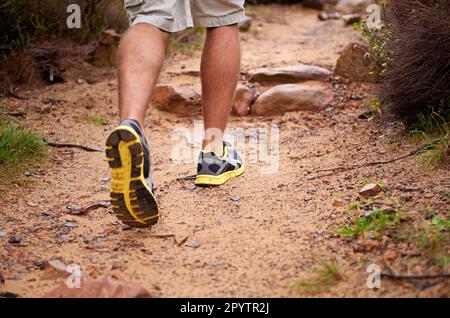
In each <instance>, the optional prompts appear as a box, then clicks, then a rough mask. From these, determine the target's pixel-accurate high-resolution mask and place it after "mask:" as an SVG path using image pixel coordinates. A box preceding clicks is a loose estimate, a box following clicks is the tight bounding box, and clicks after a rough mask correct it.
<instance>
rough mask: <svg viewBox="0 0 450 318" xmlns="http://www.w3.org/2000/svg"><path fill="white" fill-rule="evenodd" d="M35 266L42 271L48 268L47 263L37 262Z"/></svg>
mask: <svg viewBox="0 0 450 318" xmlns="http://www.w3.org/2000/svg"><path fill="white" fill-rule="evenodd" d="M34 265H36V267H37V268H39V269H41V270H42V269H45V268H46V267H47V262H46V261H36V262H34Z"/></svg>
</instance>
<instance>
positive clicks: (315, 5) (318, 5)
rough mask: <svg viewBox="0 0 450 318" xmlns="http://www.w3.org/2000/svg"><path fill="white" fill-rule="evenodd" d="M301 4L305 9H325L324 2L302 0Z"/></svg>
mask: <svg viewBox="0 0 450 318" xmlns="http://www.w3.org/2000/svg"><path fill="white" fill-rule="evenodd" d="M302 4H303V6H304V7H306V8H311V9H316V10H322V9H323V8H324V7H325V4H326V0H303V2H302Z"/></svg>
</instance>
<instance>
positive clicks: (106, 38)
mask: <svg viewBox="0 0 450 318" xmlns="http://www.w3.org/2000/svg"><path fill="white" fill-rule="evenodd" d="M120 38H121V36H120V34H118V33H116V31H114V30H112V29H109V30H105V31H103V32H102V33H101V34H100V36H99V39H98V42H99V46H98V47H97V48H96V50H95V64H96V65H97V66H116V65H117V51H118V47H119V43H120Z"/></svg>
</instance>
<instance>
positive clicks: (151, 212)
mask: <svg viewBox="0 0 450 318" xmlns="http://www.w3.org/2000/svg"><path fill="white" fill-rule="evenodd" d="M105 152H106V158H107V159H108V163H109V166H110V167H111V175H112V184H111V205H112V208H113V211H114V213H115V215H116V217H117V218H118V219H119V220H120V221H121V222H122V223H124V224H126V225H128V226H132V227H149V226H152V225H154V224H155V223H156V222H158V219H159V212H158V203H157V201H156V198H155V196H154V195H153V193H152V191H151V190H150V189H149V187H148V185H147V182H146V181H145V177H144V164H143V158H144V153H143V147H142V144H141V141H140V139H139V136H138V134H137V133H136V132H135V131H134V130H133V129H132V128H130V127H128V126H119V127H117V128H116V129H115V130H114V131H113V132H112V133H111V135H110V136H109V137H108V140H107V141H106V150H105Z"/></svg>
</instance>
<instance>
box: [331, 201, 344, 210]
mask: <svg viewBox="0 0 450 318" xmlns="http://www.w3.org/2000/svg"><path fill="white" fill-rule="evenodd" d="M331 206H332V207H334V208H342V207H343V206H344V201H342V200H340V199H336V200H334V201H333V204H332V205H331Z"/></svg>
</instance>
